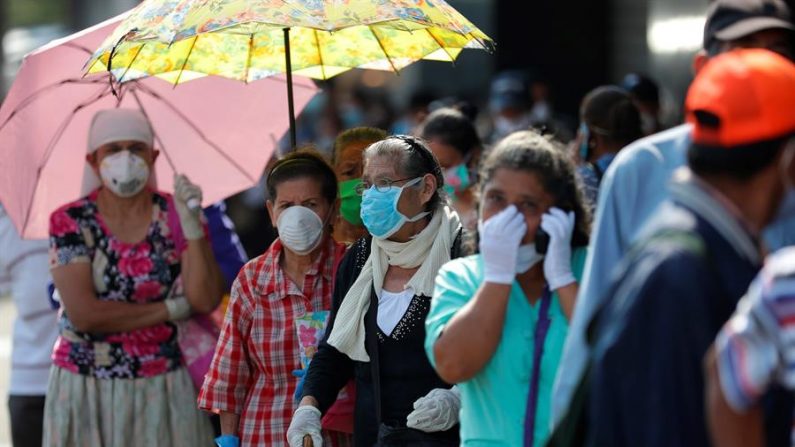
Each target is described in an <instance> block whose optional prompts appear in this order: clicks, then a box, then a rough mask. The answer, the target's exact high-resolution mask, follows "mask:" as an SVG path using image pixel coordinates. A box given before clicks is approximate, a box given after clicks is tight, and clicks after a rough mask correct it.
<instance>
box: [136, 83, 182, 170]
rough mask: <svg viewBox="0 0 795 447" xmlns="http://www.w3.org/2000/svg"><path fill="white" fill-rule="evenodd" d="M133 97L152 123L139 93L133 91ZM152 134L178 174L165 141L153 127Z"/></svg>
mask: <svg viewBox="0 0 795 447" xmlns="http://www.w3.org/2000/svg"><path fill="white" fill-rule="evenodd" d="M139 85H140V84H139ZM132 95H133V98H135V102H136V103H137V104H138V108H139V109H141V113H143V114H144V116H145V117H146V120H147V121H149V122H150V123H151V122H152V120H151V119H150V118H149V114H148V113H147V112H146V109H145V108H144V103H143V102H142V101H141V98H139V97H138V93H137V92H136V91H133V92H132ZM152 133H153V134H154V137H155V140H157V142H158V143H159V144H160V147H162V148H163V155H165V156H166V161H167V162H168V165H169V166H171V171H172V172H174V173H175V174H176V173H177V167H176V165H174V160H172V159H171V156H170V155H168V151H167V150H166V145H165V144H163V140H161V139H160V135H159V134H158V133H157V132H155V131H154V126H152Z"/></svg>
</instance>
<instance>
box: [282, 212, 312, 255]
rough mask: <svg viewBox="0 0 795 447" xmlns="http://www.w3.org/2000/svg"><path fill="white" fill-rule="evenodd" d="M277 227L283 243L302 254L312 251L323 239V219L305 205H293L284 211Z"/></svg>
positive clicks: (296, 252) (294, 251)
mask: <svg viewBox="0 0 795 447" xmlns="http://www.w3.org/2000/svg"><path fill="white" fill-rule="evenodd" d="M276 228H277V229H278V230H279V240H280V241H281V242H282V244H283V245H284V246H285V247H287V248H288V249H290V251H292V252H293V253H295V254H298V255H301V256H303V255H307V254H309V253H311V252H312V250H314V249H315V248H317V246H318V245H320V241H321V240H322V239H323V221H322V220H321V219H320V216H318V215H317V214H315V212H314V211H312V210H310V209H309V208H307V207H304V206H291V207H289V208H287V209H286V210H284V211H282V213H281V214H280V215H279V219H278V221H277V222H276Z"/></svg>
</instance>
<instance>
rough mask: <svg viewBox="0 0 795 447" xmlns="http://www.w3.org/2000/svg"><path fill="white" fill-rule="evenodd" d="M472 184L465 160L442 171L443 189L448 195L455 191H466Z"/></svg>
mask: <svg viewBox="0 0 795 447" xmlns="http://www.w3.org/2000/svg"><path fill="white" fill-rule="evenodd" d="M470 185H472V180H471V179H470V176H469V167H468V166H467V164H466V162H464V163H461V164H459V165H457V166H453V167H452V168H448V169H445V171H444V190H445V191H446V192H447V194H448V195H449V196H451V197H452V196H453V195H454V194H455V193H457V192H461V191H466V189H467V188H469V187H470Z"/></svg>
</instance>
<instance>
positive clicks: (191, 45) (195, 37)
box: [174, 35, 199, 87]
mask: <svg viewBox="0 0 795 447" xmlns="http://www.w3.org/2000/svg"><path fill="white" fill-rule="evenodd" d="M197 40H199V36H198V35H196V36H194V37H193V39H192V41H191V43H190V50H188V54H187V55H186V56H185V61H184V62H182V67H180V68H179V74H178V75H177V80H176V81H174V87H176V86H177V85H178V84H179V80H180V79H182V72H184V71H185V67H186V66H187V65H188V59H190V55H191V54H192V53H193V47H195V46H196V41H197Z"/></svg>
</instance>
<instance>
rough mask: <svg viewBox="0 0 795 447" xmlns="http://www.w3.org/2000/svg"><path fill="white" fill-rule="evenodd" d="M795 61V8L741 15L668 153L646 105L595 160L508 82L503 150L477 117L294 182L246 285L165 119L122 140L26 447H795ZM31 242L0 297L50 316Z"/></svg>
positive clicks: (667, 134)
mask: <svg viewBox="0 0 795 447" xmlns="http://www.w3.org/2000/svg"><path fill="white" fill-rule="evenodd" d="M793 37H795V26H794V25H793V22H792V17H791V16H790V11H789V8H788V6H787V5H786V4H785V3H784V2H782V1H781V0H764V1H751V0H715V1H713V2H712V4H711V5H710V6H709V10H708V11H707V22H706V26H705V30H704V45H703V51H702V52H700V53H699V54H698V56H697V57H696V60H695V61H694V67H695V69H696V74H695V79H694V81H693V83H692V84H691V86H690V89H689V91H688V94H687V99H686V104H685V115H686V123H684V124H682V125H680V126H677V127H674V128H672V129H669V130H662V131H660V132H657V133H653V132H656V131H659V130H660V128H661V125H660V122H659V119H658V116H657V115H658V113H659V96H658V93H657V92H656V90H654V89H652V88H651V87H650V86H649V83H650V82H651V81H649V80H648V79H647V78H645V77H643V76H640V75H633V76H628V77H627V78H626V79H625V80H624V82H623V83H622V86H600V87H597V88H595V89H594V90H592V91H591V92H589V93H588V94H587V95H586V96H585V97H584V98H583V100H582V103H581V107H580V117H579V118H580V127H579V131H578V132H577V135H576V137H575V138H573V139H572V141H570V142H568V143H569V144H568V145H567V144H566V142H562V141H560V139H559V138H558V137H556V136H555V135H550V134H549V133H547V132H545V131H543V130H539V129H534V128H532V126H533V125H535V124H538V122H539V121H543V120H544V119H545V117H546V118H549V117H550V116H551V110H550V109H549V105H548V104H547V103H546V100H545V98H546V96H545V95H544V94H542V93H538V95H539V98H535V99H536V100H535V101H534V102H533V104H534V105H532V106H531V102H530V101H529V99H530V98H529V95H530V91H531V90H532V89H533V88H536V87H537V86H536V87H533V88H531V86H530V84H528V83H524V82H523V81H522V79H520V77H517V76H516V74H515V73H514V74H511V73H509V74H507V75H505V76H501V77H499V78H498V79H497V80H496V81H495V85H494V86H493V88H492V93H493V96H494V98H493V99H494V101H493V104H492V105H491V106H492V108H494V109H495V110H499V113H498V118H499V119H498V120H497V122H496V123H495V126H494V129H493V132H492V133H491V134H490V135H486V136H483V138H481V135H479V132H478V126H477V125H476V123H475V122H474V121H473V119H472V117H470V116H469V115H468V114H467V113H466V112H465V111H464V110H461V109H460V108H456V107H455V106H452V107H443V108H439V109H437V110H434V111H433V112H431V113H430V114H427V116H426V115H423V120H422V122H419V123H416V124H417V125H416V126H412V130H411V133H413V134H414V135H389V134H388V133H387V132H386V131H384V130H381V129H377V128H370V127H359V128H353V129H350V130H347V131H345V132H342V133H340V134H339V135H338V136H337V138H336V140H335V142H334V147H333V153H332V154H330V156H329V157H328V158H329V159H326V157H325V156H324V155H323V154H321V153H320V152H317V151H315V150H312V149H311V148H305V149H300V150H296V151H293V152H290V153H289V154H287V155H285V156H283V157H281V158H279V159H278V160H275V161H274V162H273V163H271V164H270V165H269V167H268V172H267V173H266V174H265V180H264V187H265V194H264V195H263V196H264V197H266V198H267V199H266V200H264V201H263V203H261V206H262V207H263V208H265V209H266V210H267V213H268V217H269V220H270V222H272V225H273V227H274V229H275V230H276V233H277V234H278V237H277V238H276V239H275V240H274V241H273V242H272V243H271V244H270V246H269V247H268V248H267V249H266V250H265V251H264V253H261V254H260V255H259V256H256V257H254V258H253V259H251V260H250V261H248V262H245V256H244V254H243V251H242V249H241V248H240V246H239V241H238V240H237V237H236V236H235V235H234V229H233V228H232V226H230V225H229V224H228V219H227V218H226V216H225V214H224V209H223V207H222V206H218V207H213V208H209V209H207V210H205V211H203V210H201V209H200V208H198V207H196V206H194V203H195V202H196V200H198V201H199V202H200V201H201V195H202V191H201V186H200V185H195V184H193V183H192V182H191V181H190V179H188V178H187V177H185V176H182V175H175V178H174V185H175V192H174V194H168V193H165V192H162V191H160V190H158V187H157V178H156V176H155V174H154V172H155V170H154V166H155V165H156V163H157V161H158V158H159V152H158V151H157V150H156V149H155V146H154V140H155V137H154V135H153V132H152V127H151V125H150V124H149V122H148V120H147V117H146V116H144V115H143V114H142V113H140V112H138V111H134V110H127V109H113V110H103V111H100V112H98V113H97V114H96V115H95V116H94V119H93V121H92V124H91V127H90V131H89V134H88V136H87V141H88V147H87V151H88V153H87V155H86V157H85V170H86V174H85V175H86V183H85V188H84V194H83V197H82V198H80V199H79V200H77V201H74V202H71V203H68V204H65V205H63V206H62V207H60V208H59V209H57V210H56V211H54V212H53V213H52V215H51V218H50V239H49V270H50V274H51V276H52V282H53V286H54V293H53V296H54V297H55V298H56V299H55V300H53V304H54V305H55V306H54V307H57V306H60V309H59V310H58V317H57V319H58V322H57V323H56V321H55V320H56V316H55V311H54V310H53V309H52V308H49V307H47V306H45V307H44V308H42V309H38V310H35V309H33V308H31V310H30V312H27V311H26V312H25V313H23V314H22V315H21V317H22V318H21V320H20V325H19V334H20V335H19V344H17V341H16V339H15V356H14V362H15V363H14V364H15V365H19V371H21V370H22V369H24V368H29V369H30V371H31V373H30V374H29V375H27V376H24V377H23V375H22V374H21V373H20V372H19V371H17V372H15V375H14V376H12V377H13V379H14V381H13V383H14V386H15V393H16V394H14V395H13V396H12V397H11V399H10V400H9V405H10V407H11V408H12V410H13V412H12V414H13V416H14V417H15V420H18V421H26V422H27V423H30V424H32V427H33V428H34V429H31V430H30V431H22V430H19V429H18V428H16V429H15V430H14V433H13V435H14V442H15V443H16V444H19V445H25V446H26V445H44V446H48V447H49V446H53V447H71V446H78V445H79V446H92V447H94V446H96V447H100V446H141V445H169V446H183V445H184V446H202V445H205V446H210V445H213V444H215V445H217V446H220V447H238V446H263V445H273V446H277V445H279V446H283V445H289V446H290V447H299V446H304V445H310V444H311V445H314V446H315V447H320V446H323V445H325V446H340V447H347V446H356V447H371V446H378V447H400V446H454V445H463V446H526V447H541V446H583V447H584V446H638V445H643V446H671V445H676V446H705V445H706V446H708V445H714V446H717V447H724V446H763V445H768V446H779V445H780V446H785V445H795V441H793V439H795V431H794V430H793V420H795V418H794V417H793V414H795V375H794V374H793V371H792V370H793V366H792V365H793V361H792V359H791V357H792V356H793V354H792V353H793V352H795V351H793V347H792V346H790V345H791V344H792V338H793V336H792V328H791V326H792V321H791V320H792V318H791V314H792V311H791V309H790V308H791V307H792V305H791V303H790V301H791V300H792V298H793V297H794V296H795V280H794V279H793V278H795V255H794V254H793V248H785V247H786V246H787V245H792V244H793V243H794V242H795V115H793V113H792V110H795V64H794V63H793V59H794V58H795V51H793V42H795V40H794V39H793ZM647 134H651V135H648V136H645V137H644V136H643V135H647ZM484 142H488V143H484ZM3 217H4V216H3V214H2V208H0V223H2V224H4V225H5V223H4V221H3V220H2V219H3ZM8 228H9V229H10V226H8ZM271 230H272V229H270V228H268V229H263V231H271ZM12 236H14V237H16V235H13V234H12V233H11V232H10V231H6V229H5V227H2V226H0V237H2V238H3V239H2V240H4V241H5V240H9V241H11V240H12ZM14 240H15V241H16V242H14V244H16V245H15V247H18V249H15V250H16V251H13V252H11V251H5V250H4V251H3V255H5V254H13V255H14V256H10V257H6V256H0V267H3V268H4V270H3V271H2V273H3V274H2V275H0V286H3V285H5V284H6V283H8V284H10V285H11V289H12V292H13V294H14V295H15V298H17V299H19V298H20V297H27V298H26V299H28V300H32V299H34V295H36V296H38V295H40V294H45V293H44V292H45V290H46V288H45V286H46V282H47V279H46V278H43V279H42V284H44V286H42V288H41V290H39V292H40V293H34V292H33V290H34V289H35V285H36V283H37V281H36V280H35V279H34V280H31V279H30V275H36V276H46V273H42V271H43V270H46V265H45V264H44V262H45V261H43V260H42V259H43V255H44V253H45V251H46V244H45V243H43V242H41V241H39V242H38V243H31V244H29V245H25V244H22V243H20V242H19V241H18V237H16V239H14ZM4 243H5V242H4ZM37 260H38V261H37ZM36 262H38V264H36ZM244 262H245V264H244ZM23 266H24V267H23ZM37 268H38V269H37ZM17 281H19V284H23V282H24V284H26V286H25V287H22V286H19V285H17ZM31 284H33V285H34V287H33V288H31V287H29V286H30V285H31ZM36 290H38V289H36ZM225 295H227V296H226V297H225ZM35 299H39V300H42V301H43V300H44V299H43V298H35ZM40 307H41V306H40ZM212 317H215V319H216V320H217V321H220V324H219V325H218V326H216V325H215V324H213V322H212V321H213V318H212ZM56 324H57V326H56ZM56 327H57V331H58V334H57V335H56V334H55V331H56ZM26 331H28V332H29V331H36V332H37V334H40V336H41V337H45V335H46V336H47V337H49V338H48V339H49V340H51V341H48V342H47V346H46V348H47V349H46V350H45V351H42V352H45V354H46V351H51V364H50V361H45V358H46V356H44V355H39V356H32V355H31V357H30V358H29V359H26V358H23V357H22V356H21V355H19V354H18V353H21V352H23V350H26V349H28V348H26V347H25V346H28V345H30V343H28V344H27V345H26V344H25V343H24V341H25V340H23V339H24V338H26V337H27V338H28V339H29V338H30V337H29V336H28V335H26V334H27V333H28V332H26ZM199 340H209V341H208V342H205V343H204V346H205V350H204V351H203V352H202V353H201V354H202V355H204V356H205V357H204V358H206V359H207V362H206V364H205V363H202V362H201V361H196V353H195V349H192V348H188V344H192V345H193V346H195V345H196V344H197V343H198V341H199ZM45 341H46V340H45ZM50 346H52V349H51V350H50ZM207 346H209V348H208V347H207ZM213 348H214V349H213ZM17 350H19V351H17ZM36 352H37V353H39V351H38V350H37V351H36ZM210 358H212V360H211V361H210V360H209V359H210ZM28 360H29V361H28ZM47 374H49V375H48V376H47ZM26 422H15V427H19V426H20V425H19V424H23V423H26ZM36 427H41V432H40V433H39V432H38V431H36V430H35V428H36Z"/></svg>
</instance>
